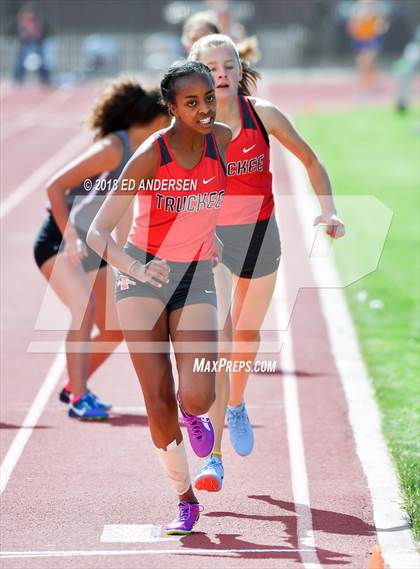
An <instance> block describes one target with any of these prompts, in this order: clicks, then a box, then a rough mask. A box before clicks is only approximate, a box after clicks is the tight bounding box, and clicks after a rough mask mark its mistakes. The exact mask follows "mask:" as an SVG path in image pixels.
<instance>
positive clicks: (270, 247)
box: [216, 215, 281, 279]
mask: <svg viewBox="0 0 420 569" xmlns="http://www.w3.org/2000/svg"><path fill="white" fill-rule="evenodd" d="M216 233H217V236H218V237H219V239H220V240H221V242H222V243H223V256H222V262H223V264H224V265H226V267H228V269H230V270H231V271H232V273H235V275H237V276H239V277H241V278H244V279H256V278H258V277H264V276H266V275H271V274H272V273H274V272H275V271H277V269H278V266H279V263H280V255H281V246H280V237H279V230H278V227H277V223H276V218H275V216H274V215H273V216H272V217H270V218H268V219H264V220H262V221H257V222H256V223H250V224H243V225H218V226H217V229H216Z"/></svg>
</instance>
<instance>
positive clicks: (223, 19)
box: [207, 0, 246, 43]
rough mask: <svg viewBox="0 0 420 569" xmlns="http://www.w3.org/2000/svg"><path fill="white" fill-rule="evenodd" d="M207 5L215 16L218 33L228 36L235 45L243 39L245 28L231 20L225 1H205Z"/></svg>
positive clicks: (227, 3) (227, 4)
mask: <svg viewBox="0 0 420 569" xmlns="http://www.w3.org/2000/svg"><path fill="white" fill-rule="evenodd" d="M207 3H208V5H209V6H210V9H211V10H212V11H213V12H214V14H215V21H216V24H217V27H218V28H219V30H220V32H219V33H221V34H225V35H227V36H229V37H230V38H232V39H233V41H234V42H235V43H237V42H239V41H241V40H243V39H244V38H245V35H246V32H245V28H244V26H243V25H242V24H241V23H239V22H237V21H235V19H234V18H232V14H231V11H230V10H229V2H227V1H225V0H207ZM214 33H217V32H214Z"/></svg>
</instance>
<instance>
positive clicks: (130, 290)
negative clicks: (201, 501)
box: [88, 61, 231, 534]
mask: <svg viewBox="0 0 420 569" xmlns="http://www.w3.org/2000/svg"><path fill="white" fill-rule="evenodd" d="M161 92H162V98H163V100H164V101H165V103H166V104H167V106H168V108H169V110H170V112H171V114H172V115H173V117H174V118H173V122H172V124H171V126H170V127H169V128H168V129H166V130H164V131H161V132H159V133H157V134H156V135H154V136H153V137H150V138H149V139H148V140H147V141H145V143H144V144H142V146H141V147H140V148H139V149H138V151H137V152H136V154H135V155H134V156H133V158H132V159H131V160H130V161H129V163H128V164H127V166H126V168H125V169H124V171H123V173H122V174H121V177H120V180H119V185H118V189H117V190H116V192H113V193H112V195H110V196H109V197H108V198H107V200H106V202H105V203H104V205H103V206H102V208H101V210H100V212H99V213H98V215H97V216H96V218H95V220H94V222H93V224H92V226H91V229H90V231H89V235H88V243H89V245H90V246H91V247H92V248H93V249H95V250H96V251H97V252H98V254H100V255H102V254H103V253H105V257H106V259H107V260H108V262H110V263H111V264H112V265H113V266H115V267H116V268H117V269H119V270H120V275H119V278H118V279H117V289H116V294H117V301H118V313H119V318H120V323H121V327H122V329H123V332H124V336H125V339H126V342H127V346H128V349H129V351H130V356H131V359H132V362H133V365H134V367H135V370H136V373H137V376H138V379H139V382H140V385H141V388H142V391H143V395H144V399H145V404H146V408H147V415H148V419H149V425H150V431H151V435H152V440H153V443H154V445H155V447H156V449H157V452H158V454H159V457H160V460H161V462H162V464H163V466H164V468H165V470H166V472H167V474H168V476H169V478H170V479H171V481H172V483H173V485H174V488H175V490H176V492H177V494H178V496H179V514H178V517H177V518H176V519H175V520H174V521H173V522H172V523H170V524H169V525H168V526H167V527H166V532H167V533H169V534H188V533H190V532H191V530H192V528H193V526H194V524H195V523H196V521H197V520H198V518H199V511H200V507H199V505H198V502H197V499H196V497H195V495H194V492H193V490H192V486H191V479H190V475H189V469H188V463H187V457H186V453H185V448H184V446H183V441H182V433H181V431H180V428H179V424H178V407H177V397H176V395H175V389H174V380H173V374H172V367H171V363H170V357H169V340H171V342H172V344H173V346H174V352H175V358H176V365H177V370H178V376H179V389H178V402H179V405H180V408H181V412H182V415H183V417H184V422H185V424H186V426H187V430H188V435H189V438H190V442H191V446H192V448H193V450H194V452H195V453H196V454H197V455H198V456H202V457H204V456H207V455H208V454H209V453H210V452H211V449H212V447H213V443H214V433H213V428H212V426H211V423H210V422H209V420H208V419H203V418H201V417H200V416H199V415H202V414H204V413H206V412H207V411H208V409H209V408H210V406H211V404H212V403H213V401H214V398H215V392H214V382H215V373H214V372H213V371H195V370H194V362H195V361H196V360H201V358H204V359H205V360H208V361H209V363H210V362H212V361H214V360H216V359H217V314H216V312H217V311H216V291H215V284H214V278H213V270H212V259H213V258H214V254H215V251H214V248H215V228H216V222H217V217H218V214H219V211H220V206H221V203H222V198H223V194H224V192H225V189H226V174H225V169H224V161H223V158H221V156H222V157H223V156H224V155H225V151H226V148H227V146H228V144H229V142H230V140H231V131H230V129H229V128H228V127H226V126H225V125H221V124H215V122H214V121H215V116H216V97H215V93H214V80H213V78H212V75H211V73H210V70H209V69H208V68H207V67H206V66H205V65H203V64H202V63H196V62H192V61H190V62H186V63H179V64H174V65H173V66H171V67H170V68H169V70H168V71H167V73H166V75H165V76H164V78H163V80H162V83H161ZM219 149H220V154H219ZM135 195H137V196H138V212H139V213H138V216H137V218H136V220H135V223H134V226H133V229H132V231H131V233H130V235H129V238H128V242H127V245H126V247H125V249H124V250H122V249H121V248H120V247H119V246H118V245H117V244H116V243H115V241H114V240H113V239H112V237H111V231H112V229H113V228H114V226H115V225H116V223H117V222H118V220H119V219H120V218H121V217H122V216H123V215H124V213H125V212H126V210H127V208H128V207H129V204H130V202H131V201H132V199H133V198H134V196H135ZM208 367H211V365H209V366H208Z"/></svg>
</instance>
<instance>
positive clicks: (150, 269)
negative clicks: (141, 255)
mask: <svg viewBox="0 0 420 569" xmlns="http://www.w3.org/2000/svg"><path fill="white" fill-rule="evenodd" d="M169 272H170V268H169V265H168V263H167V262H166V261H165V259H152V261H149V262H148V263H146V264H145V265H143V264H142V263H140V261H137V262H136V263H134V265H133V266H132V268H131V270H130V275H131V276H132V277H134V278H135V279H137V280H138V281H140V282H142V283H149V284H151V285H153V286H155V287H157V288H160V287H161V286H162V284H167V283H168V282H169Z"/></svg>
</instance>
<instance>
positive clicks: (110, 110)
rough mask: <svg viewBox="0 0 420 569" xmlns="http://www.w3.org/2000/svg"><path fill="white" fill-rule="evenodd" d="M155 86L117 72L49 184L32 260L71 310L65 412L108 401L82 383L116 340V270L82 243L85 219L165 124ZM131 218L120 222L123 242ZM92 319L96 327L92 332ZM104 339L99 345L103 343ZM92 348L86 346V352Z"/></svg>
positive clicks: (101, 406) (103, 411) (94, 410)
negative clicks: (90, 137)
mask: <svg viewBox="0 0 420 569" xmlns="http://www.w3.org/2000/svg"><path fill="white" fill-rule="evenodd" d="M168 120H169V117H168V114H167V111H166V108H165V107H164V106H163V105H161V103H160V94H159V91H158V90H152V91H145V90H144V89H143V88H142V87H141V85H140V84H139V83H137V82H136V81H131V80H122V81H119V82H117V83H115V84H114V85H112V86H111V87H110V88H109V89H107V90H106V91H105V93H104V94H103V96H102V98H101V99H100V100H99V101H98V102H97V104H96V105H95V107H94V108H93V110H92V114H91V117H90V127H91V129H92V130H93V132H94V143H93V144H92V146H91V147H90V148H89V149H88V150H87V151H86V152H84V153H83V154H81V155H80V156H79V157H78V158H76V159H75V160H73V161H72V162H71V163H70V164H68V165H67V166H65V167H64V168H63V169H62V170H60V171H59V172H57V174H55V175H54V176H53V178H52V179H51V180H50V181H49V183H48V185H47V193H48V197H49V206H48V217H47V219H46V220H45V222H44V223H43V225H42V227H41V229H40V231H39V233H38V235H37V237H36V241H35V245H34V255H35V260H36V263H37V265H38V267H39V268H40V270H41V272H42V274H43V275H44V277H45V278H46V279H47V281H48V282H49V284H50V285H51V287H52V288H53V290H54V292H55V293H56V294H57V296H58V297H59V298H60V300H61V301H62V302H63V303H64V304H65V305H66V306H67V307H68V309H69V310H70V313H71V326H70V329H69V330H68V333H67V338H66V357H67V373H68V379H67V381H66V384H65V385H64V387H63V389H62V391H61V392H60V396H59V397H60V401H62V402H63V403H67V404H69V412H68V413H69V416H70V417H74V418H80V419H82V420H100V419H107V418H108V413H107V411H108V409H109V408H110V407H111V405H110V404H107V403H102V402H101V401H99V399H98V398H97V397H96V396H95V395H94V394H93V393H92V392H91V391H90V390H88V389H87V387H86V384H87V380H88V379H89V378H90V377H91V376H92V374H93V373H94V372H95V370H96V369H97V368H98V367H99V366H100V365H101V364H102V363H103V362H104V361H105V360H106V359H107V358H108V357H109V355H110V354H111V353H112V351H113V350H114V349H115V347H116V346H117V345H118V344H119V343H120V342H121V340H122V333H121V331H120V329H119V325H118V319H117V316H116V311H115V302H114V298H113V289H114V274H113V271H112V270H111V268H110V267H107V264H106V262H105V261H104V260H103V259H101V258H100V257H98V255H96V253H94V251H92V250H91V249H90V248H89V247H88V246H87V245H86V234H87V231H88V229H89V226H90V224H91V222H92V220H93V218H94V217H95V215H96V213H97V211H98V210H99V208H100V206H101V204H102V203H103V200H104V197H105V196H106V194H107V192H108V191H112V189H113V184H114V183H116V180H117V178H118V176H119V174H120V173H121V171H122V169H123V167H124V165H125V164H126V162H127V161H128V159H129V158H130V156H131V154H132V153H133V151H134V150H135V149H136V148H137V147H138V146H139V144H141V143H142V142H143V141H144V140H145V139H146V138H147V137H148V136H149V135H150V134H151V133H152V132H155V131H156V130H158V129H159V128H162V127H163V126H164V125H166V124H168ZM129 222H130V220H129V217H127V219H126V220H125V224H124V223H121V225H120V226H119V231H120V234H121V235H120V241H122V242H125V239H126V237H127V233H128V229H129V226H128V224H129ZM94 324H96V326H97V328H98V329H99V333H98V334H97V335H96V336H94V337H93V338H92V337H91V334H92V331H93V327H94ZM102 343H104V345H106V346H107V349H106V351H104V352H100V351H98V350H99V347H100V346H101V344H102ZM91 352H92V353H91Z"/></svg>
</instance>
